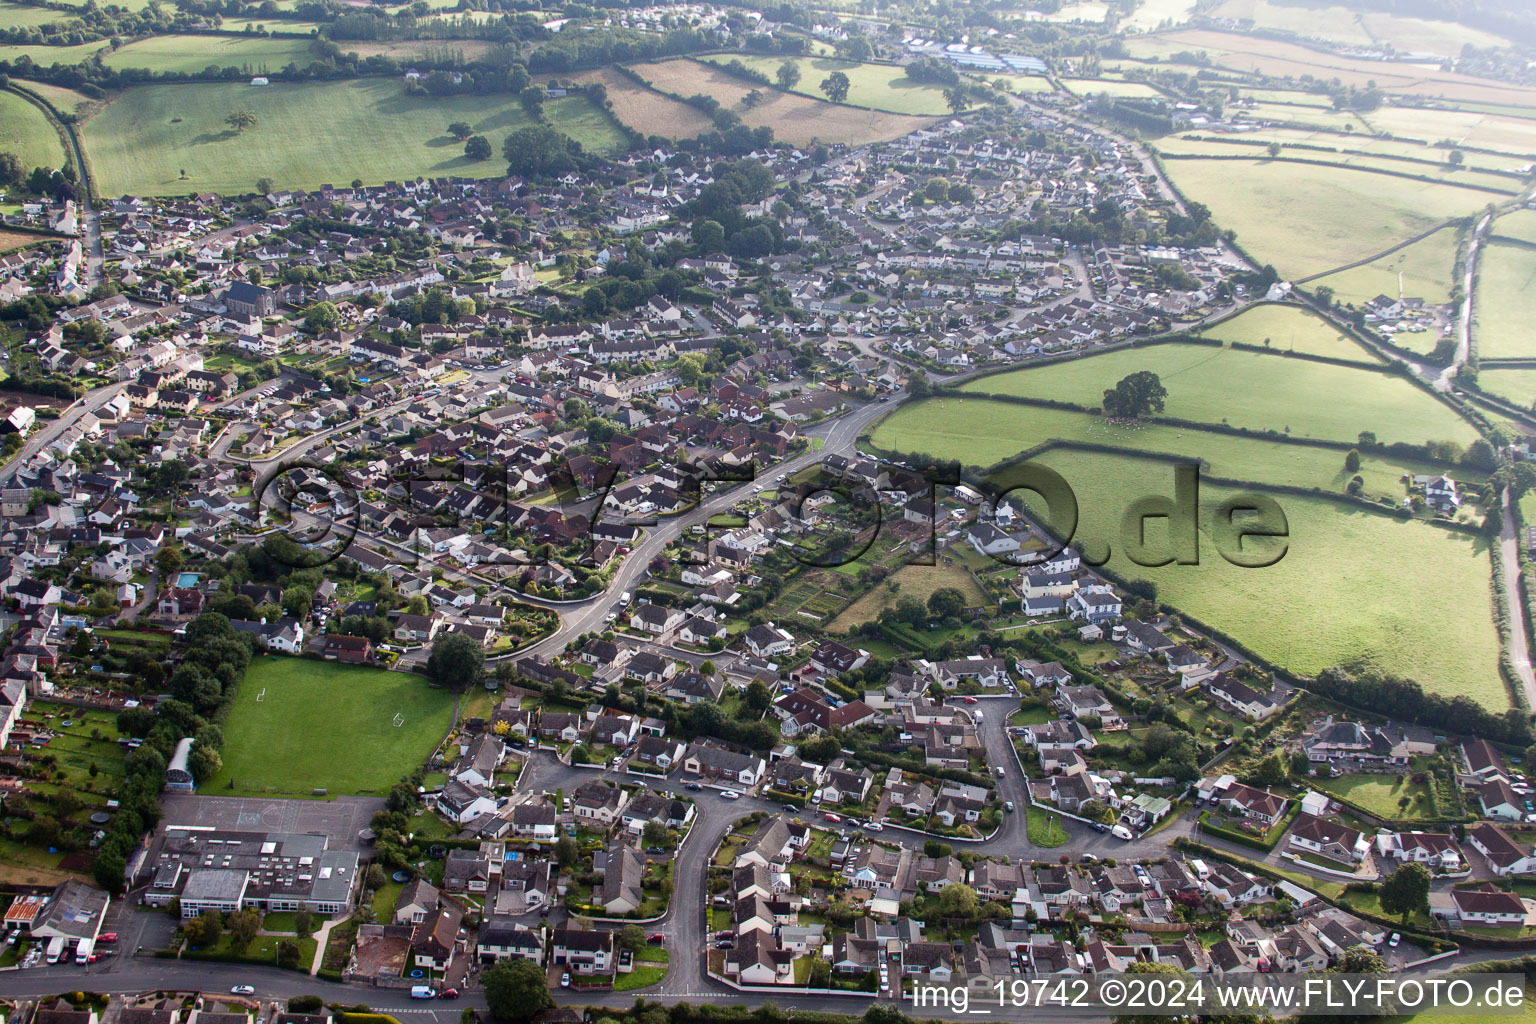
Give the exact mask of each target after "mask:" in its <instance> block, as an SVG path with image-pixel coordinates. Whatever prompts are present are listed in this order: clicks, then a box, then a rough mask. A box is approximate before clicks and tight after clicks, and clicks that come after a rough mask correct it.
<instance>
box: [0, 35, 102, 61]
mask: <svg viewBox="0 0 1536 1024" xmlns="http://www.w3.org/2000/svg"><path fill="white" fill-rule="evenodd" d="M109 45H110V44H108V43H107V41H106V40H104V39H101V40H97V41H95V42H90V43H80V44H78V45H76V46H47V45H43V44H40V43H19V44H6V45H0V60H5V61H10V62H11V63H12V64H15V63H18V62H20V61H21V60H22V59H23V58H25V59H27V60H30V61H31V62H32V63H33V64H36V65H37V66H38V67H42V68H51V67H53V66H54V65H55V64H64V65H67V66H71V67H72V66H74V65H76V64H79V63H80V62H81V61H86V60H90V59H91V55H92V54H94V53H96V52H97V51H99V50H105V49H106V48H107V47H108V46H109Z"/></svg>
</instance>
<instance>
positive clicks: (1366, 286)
mask: <svg viewBox="0 0 1536 1024" xmlns="http://www.w3.org/2000/svg"><path fill="white" fill-rule="evenodd" d="M1455 264H1456V230H1455V229H1454V228H1449V227H1447V228H1442V229H1440V230H1439V231H1436V232H1435V233H1434V234H1432V235H1430V236H1429V237H1427V238H1423V239H1420V240H1419V241H1417V242H1414V243H1413V244H1412V245H1409V246H1406V247H1404V248H1402V249H1399V250H1397V251H1396V252H1394V253H1389V254H1388V255H1386V256H1382V257H1381V258H1380V259H1375V260H1372V261H1371V262H1370V263H1365V264H1362V265H1360V266H1358V267H1355V268H1353V269H1352V270H1341V271H1340V272H1339V273H1337V274H1329V275H1328V276H1327V277H1324V278H1321V279H1319V280H1317V281H1312V282H1309V286H1311V287H1316V286H1317V285H1327V286H1328V287H1329V288H1332V289H1333V294H1334V297H1335V298H1336V299H1338V301H1340V302H1344V303H1354V304H1356V305H1359V304H1361V303H1364V302H1368V301H1370V300H1371V299H1373V298H1375V297H1376V296H1378V295H1392V296H1396V295H1399V294H1402V295H1408V296H1417V297H1419V298H1422V299H1423V300H1424V301H1425V302H1427V303H1429V304H1431V305H1441V304H1443V303H1446V302H1449V301H1450V298H1451V288H1452V287H1453V286H1454V284H1455V281H1454V280H1453V278H1454V274H1455V269H1456V266H1455Z"/></svg>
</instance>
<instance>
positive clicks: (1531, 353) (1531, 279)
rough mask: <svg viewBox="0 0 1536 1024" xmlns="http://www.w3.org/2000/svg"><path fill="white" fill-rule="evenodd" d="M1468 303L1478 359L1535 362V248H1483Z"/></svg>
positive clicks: (1499, 244) (1496, 245)
mask: <svg viewBox="0 0 1536 1024" xmlns="http://www.w3.org/2000/svg"><path fill="white" fill-rule="evenodd" d="M1472 303H1473V306H1474V310H1473V312H1474V318H1473V324H1474V327H1473V329H1474V331H1475V337H1476V338H1477V355H1478V358H1479V359H1514V358H1520V359H1536V337H1532V335H1531V324H1532V323H1536V248H1526V247H1525V246H1520V245H1508V244H1505V243H1502V242H1492V243H1490V244H1488V245H1485V246H1483V247H1482V249H1481V251H1480V252H1479V253H1478V256H1477V287H1476V288H1475V289H1474V291H1473V297H1472Z"/></svg>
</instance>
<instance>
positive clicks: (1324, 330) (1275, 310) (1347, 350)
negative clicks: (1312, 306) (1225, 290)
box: [1203, 293, 1381, 365]
mask: <svg viewBox="0 0 1536 1024" xmlns="http://www.w3.org/2000/svg"><path fill="white" fill-rule="evenodd" d="M1372 294H1373V295H1374V294H1375V293H1372ZM1203 333H1204V334H1205V336H1206V337H1208V338H1219V339H1220V340H1222V341H1228V342H1231V341H1240V342H1243V343H1244V344H1247V345H1263V346H1264V347H1266V348H1269V349H1272V350H1274V351H1276V352H1304V353H1306V354H1308V355H1315V356H1329V357H1331V358H1333V359H1354V360H1358V361H1360V362H1363V363H1372V364H1377V365H1379V364H1380V363H1381V357H1379V356H1378V355H1376V353H1375V352H1374V351H1373V350H1371V349H1368V348H1366V347H1365V346H1364V345H1361V344H1360V343H1359V342H1357V341H1355V340H1354V339H1353V338H1351V337H1350V336H1349V335H1347V334H1342V333H1340V332H1339V331H1338V330H1336V329H1335V328H1334V327H1333V326H1331V325H1330V324H1329V323H1328V322H1327V321H1326V320H1324V319H1323V318H1322V317H1320V316H1318V315H1317V314H1316V313H1313V312H1312V311H1311V310H1308V309H1303V308H1301V307H1300V306H1289V305H1283V304H1270V303H1265V304H1262V305H1257V306H1250V307H1249V308H1247V309H1245V310H1244V311H1243V312H1241V313H1239V314H1238V315H1237V316H1235V317H1233V318H1232V319H1230V320H1223V321H1222V322H1221V323H1219V324H1216V325H1215V326H1213V327H1211V328H1209V329H1207V330H1206V331H1204V332H1203Z"/></svg>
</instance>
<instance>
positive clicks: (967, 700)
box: [960, 697, 976, 704]
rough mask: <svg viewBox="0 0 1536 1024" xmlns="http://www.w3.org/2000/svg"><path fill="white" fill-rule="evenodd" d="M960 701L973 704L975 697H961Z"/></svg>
mask: <svg viewBox="0 0 1536 1024" xmlns="http://www.w3.org/2000/svg"><path fill="white" fill-rule="evenodd" d="M960 699H961V700H963V701H965V702H966V703H967V704H975V703H976V698H975V697H961V698H960Z"/></svg>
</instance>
